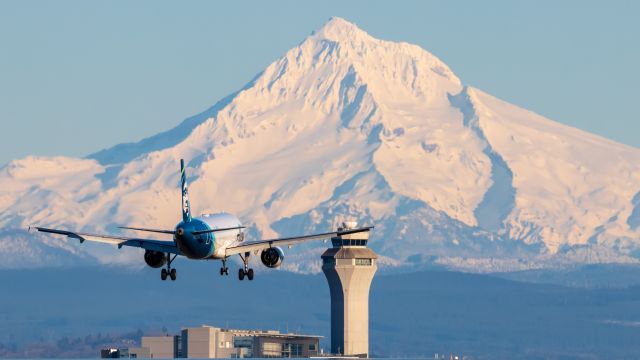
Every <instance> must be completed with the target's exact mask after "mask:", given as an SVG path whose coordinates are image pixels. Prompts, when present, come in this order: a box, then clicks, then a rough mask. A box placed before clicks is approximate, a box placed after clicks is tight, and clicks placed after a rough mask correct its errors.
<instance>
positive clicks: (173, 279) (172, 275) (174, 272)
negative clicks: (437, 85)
mask: <svg viewBox="0 0 640 360" xmlns="http://www.w3.org/2000/svg"><path fill="white" fill-rule="evenodd" d="M169 276H171V280H172V281H175V280H176V277H177V274H176V269H171V272H169Z"/></svg>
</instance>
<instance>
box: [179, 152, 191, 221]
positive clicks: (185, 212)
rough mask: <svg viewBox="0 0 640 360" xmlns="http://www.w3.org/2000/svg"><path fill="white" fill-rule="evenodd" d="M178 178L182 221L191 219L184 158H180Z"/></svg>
mask: <svg viewBox="0 0 640 360" xmlns="http://www.w3.org/2000/svg"><path fill="white" fill-rule="evenodd" d="M180 180H181V181H182V221H183V222H185V223H188V222H190V221H191V205H190V204H189V191H188V190H187V175H186V174H185V170H184V160H183V159H180Z"/></svg>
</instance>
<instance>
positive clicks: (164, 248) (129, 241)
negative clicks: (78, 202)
mask: <svg viewBox="0 0 640 360" xmlns="http://www.w3.org/2000/svg"><path fill="white" fill-rule="evenodd" d="M33 228H34V229H36V230H38V231H40V232H45V233H50V234H56V235H65V236H67V237H70V238H72V239H78V240H80V243H83V242H85V241H94V242H100V243H106V244H114V245H118V249H119V248H121V247H123V246H131V247H139V248H143V249H145V250H153V251H160V252H164V253H171V254H177V255H182V253H181V252H180V250H178V247H177V246H176V244H175V243H174V242H173V241H162V240H149V239H138V238H130V237H124V236H113V235H99V234H87V233H79V232H72V231H66V230H58V229H48V228H43V227H38V226H35V227H33ZM29 229H31V227H30V228H29Z"/></svg>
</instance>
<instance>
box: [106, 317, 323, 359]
mask: <svg viewBox="0 0 640 360" xmlns="http://www.w3.org/2000/svg"><path fill="white" fill-rule="evenodd" d="M320 338H321V336H316V335H300V334H288V333H287V334H283V333H280V332H279V331H276V330H268V331H263V330H234V329H222V328H216V327H212V326H205V325H203V326H201V327H195V328H186V329H183V330H182V332H181V333H180V335H173V336H172V335H166V336H143V337H142V341H141V346H140V347H139V348H129V349H105V350H103V351H102V352H101V356H102V357H103V358H118V357H119V358H123V357H127V358H147V359H149V358H153V359H171V358H197V359H207V358H209V359H211V358H218V359H220V358H308V357H313V356H318V355H319V354H320V353H321V352H320Z"/></svg>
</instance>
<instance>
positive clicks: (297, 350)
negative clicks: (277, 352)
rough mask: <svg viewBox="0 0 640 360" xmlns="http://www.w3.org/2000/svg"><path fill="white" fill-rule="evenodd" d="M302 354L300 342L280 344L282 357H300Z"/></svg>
mask: <svg viewBox="0 0 640 360" xmlns="http://www.w3.org/2000/svg"><path fill="white" fill-rule="evenodd" d="M301 356H302V344H291V343H284V344H282V357H293V358H297V357H301Z"/></svg>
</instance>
